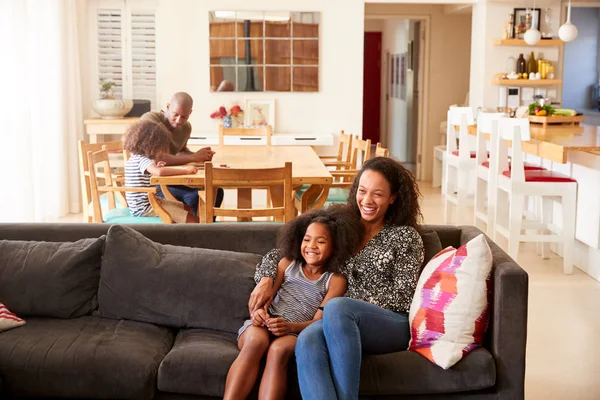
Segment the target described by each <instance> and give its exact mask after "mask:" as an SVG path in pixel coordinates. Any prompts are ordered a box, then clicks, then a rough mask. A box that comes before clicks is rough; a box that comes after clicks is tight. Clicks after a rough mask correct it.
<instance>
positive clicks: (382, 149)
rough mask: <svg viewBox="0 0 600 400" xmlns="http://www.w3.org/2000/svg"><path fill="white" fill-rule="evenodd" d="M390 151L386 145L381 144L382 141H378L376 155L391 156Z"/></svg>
mask: <svg viewBox="0 0 600 400" xmlns="http://www.w3.org/2000/svg"><path fill="white" fill-rule="evenodd" d="M389 156H390V151H389V150H388V149H386V148H385V147H382V146H381V143H380V142H377V146H376V147H375V157H389Z"/></svg>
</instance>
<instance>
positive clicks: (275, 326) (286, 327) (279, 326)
mask: <svg viewBox="0 0 600 400" xmlns="http://www.w3.org/2000/svg"><path fill="white" fill-rule="evenodd" d="M267 329H268V330H269V332H271V333H272V334H273V335H275V336H285V335H289V334H290V333H292V329H291V327H290V324H289V322H287V321H286V320H285V319H283V318H269V319H268V320H267Z"/></svg>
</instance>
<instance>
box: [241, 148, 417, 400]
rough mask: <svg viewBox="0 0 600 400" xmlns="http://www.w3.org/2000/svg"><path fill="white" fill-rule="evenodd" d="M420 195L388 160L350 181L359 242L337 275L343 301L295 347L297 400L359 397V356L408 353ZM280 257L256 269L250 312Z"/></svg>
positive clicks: (260, 303) (266, 292)
mask: <svg viewBox="0 0 600 400" xmlns="http://www.w3.org/2000/svg"><path fill="white" fill-rule="evenodd" d="M419 196H420V193H419V189H418V186H417V184H416V182H415V180H414V178H413V176H412V175H411V174H410V172H409V171H408V170H406V169H405V168H404V167H402V165H400V164H399V163H397V162H396V161H394V160H392V159H391V158H384V157H376V158H373V159H371V160H369V161H367V162H366V163H365V164H364V165H363V167H362V169H361V171H360V172H359V174H358V175H357V177H356V178H355V179H354V182H353V184H352V188H351V189H350V194H349V196H348V206H349V207H352V209H353V210H354V211H355V212H356V213H357V214H360V217H361V223H362V225H363V227H364V237H363V239H362V242H361V244H360V246H359V249H360V250H359V251H358V252H357V253H356V254H354V255H353V256H352V257H350V258H349V259H348V260H347V261H346V263H345V266H344V269H343V270H342V273H344V275H345V276H346V278H347V280H348V290H347V292H346V297H338V298H335V299H331V300H330V301H329V302H328V303H327V305H326V306H325V309H324V312H323V319H322V320H321V321H317V322H315V323H313V324H312V325H310V326H308V327H307V328H306V329H304V331H302V333H301V334H300V336H299V337H298V341H297V343H296V362H297V365H298V380H299V383H300V390H301V392H302V398H303V399H305V400H306V399H358V388H359V381H360V364H361V359H362V354H363V353H364V354H383V353H392V352H396V351H401V350H406V349H407V347H408V342H409V340H410V330H409V324H408V310H409V308H410V303H411V301H412V297H413V295H414V292H415V286H416V284H417V279H418V274H419V270H420V268H421V264H422V262H423V242H422V240H421V236H420V235H419V233H418V232H417V229H416V228H417V220H418V219H419V218H420V217H421V211H420V208H419ZM278 261H279V254H278V252H277V251H276V250H274V251H271V252H269V253H268V254H267V255H265V257H264V258H263V261H262V263H261V265H259V267H258V269H257V271H256V276H255V279H257V280H258V279H260V283H259V284H258V285H257V287H256V289H255V290H254V291H253V292H252V295H251V297H250V301H249V304H248V306H249V308H250V311H251V313H253V312H254V311H255V310H257V309H258V308H261V307H265V306H268V304H269V302H270V300H271V299H272V297H273V293H272V286H273V278H274V276H275V273H276V270H277V262H278Z"/></svg>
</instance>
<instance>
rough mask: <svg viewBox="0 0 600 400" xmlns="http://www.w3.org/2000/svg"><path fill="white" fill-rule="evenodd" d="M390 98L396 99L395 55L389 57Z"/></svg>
mask: <svg viewBox="0 0 600 400" xmlns="http://www.w3.org/2000/svg"><path fill="white" fill-rule="evenodd" d="M390 97H391V98H392V99H393V98H395V97H396V55H395V54H392V55H391V57H390Z"/></svg>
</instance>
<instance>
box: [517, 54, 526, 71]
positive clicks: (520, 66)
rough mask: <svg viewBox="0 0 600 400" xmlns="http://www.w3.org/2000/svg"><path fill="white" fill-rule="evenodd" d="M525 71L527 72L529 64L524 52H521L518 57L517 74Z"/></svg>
mask: <svg viewBox="0 0 600 400" xmlns="http://www.w3.org/2000/svg"><path fill="white" fill-rule="evenodd" d="M525 72H527V65H526V63H525V59H524V58H523V53H521V54H519V58H518V59H517V74H523V73H525Z"/></svg>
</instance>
